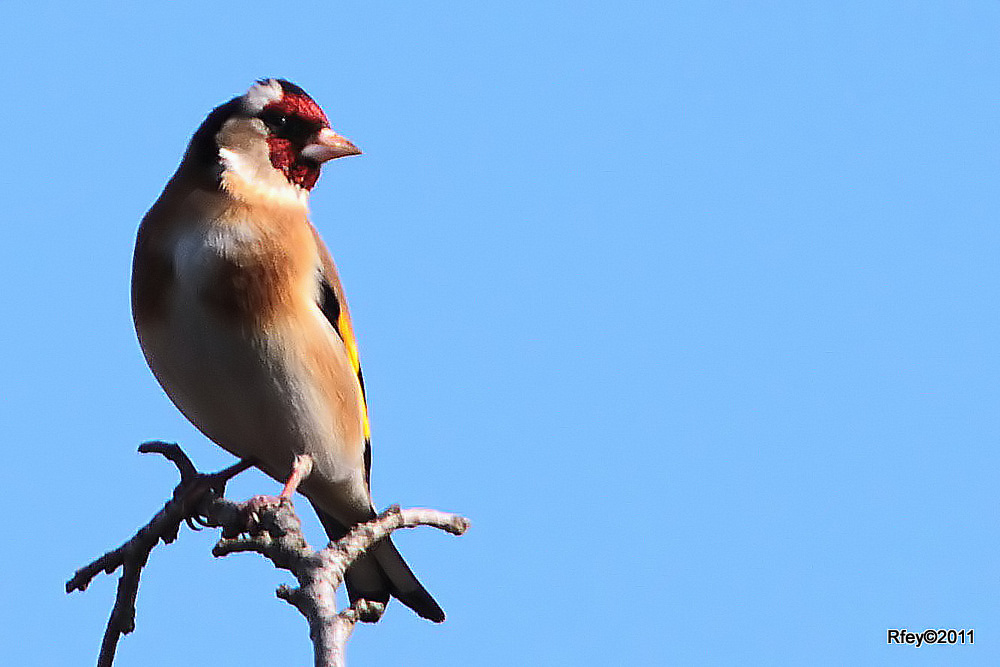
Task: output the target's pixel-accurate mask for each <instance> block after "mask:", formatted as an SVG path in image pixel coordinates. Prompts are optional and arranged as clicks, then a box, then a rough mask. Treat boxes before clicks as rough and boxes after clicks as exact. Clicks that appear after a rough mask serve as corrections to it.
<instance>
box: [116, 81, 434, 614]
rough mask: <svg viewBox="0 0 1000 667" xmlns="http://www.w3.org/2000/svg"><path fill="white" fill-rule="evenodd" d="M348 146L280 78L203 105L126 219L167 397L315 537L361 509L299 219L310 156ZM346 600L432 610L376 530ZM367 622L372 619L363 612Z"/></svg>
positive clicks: (367, 514)
mask: <svg viewBox="0 0 1000 667" xmlns="http://www.w3.org/2000/svg"><path fill="white" fill-rule="evenodd" d="M360 153H361V151H360V150H359V149H358V148H357V147H356V146H355V145H354V144H353V143H351V142H350V141H348V140H347V139H346V138H344V137H343V136H341V135H340V134H338V133H336V132H335V131H334V130H333V129H332V128H331V126H330V122H329V120H328V118H327V116H326V114H325V113H324V112H323V110H322V109H321V108H320V106H319V105H318V104H317V103H316V102H315V101H314V100H313V98H312V97H310V96H309V95H308V94H307V93H306V92H305V91H304V90H303V89H302V88H300V87H299V86H297V85H295V84H293V83H291V82H289V81H287V80H284V79H260V80H258V81H256V82H255V83H254V84H253V85H251V86H250V88H249V89H248V90H247V92H246V93H244V94H243V95H240V96H238V97H234V98H233V99H231V100H229V101H228V102H226V103H224V104H222V105H220V106H218V107H216V108H215V109H214V110H213V111H212V112H211V113H209V114H208V116H207V118H206V119H205V120H204V122H203V123H202V124H201V126H200V127H199V128H198V129H197V131H196V132H195V133H194V135H193V136H192V138H191V141H190V143H189V144H188V147H187V150H186V152H185V153H184V156H183V159H182V160H181V163H180V166H179V167H178V168H177V171H176V172H175V173H174V175H173V177H172V178H171V179H170V180H169V181H168V183H167V185H166V187H165V188H164V189H163V193H162V194H161V195H160V197H159V198H158V199H157V200H156V202H155V203H154V204H153V205H152V207H151V208H150V209H149V211H148V212H147V213H146V215H145V217H144V218H143V219H142V222H141V223H140V225H139V231H138V235H137V238H136V245H135V253H134V256H133V263H132V299H131V300H132V315H133V321H134V324H135V329H136V333H137V335H138V338H139V344H140V347H141V348H142V352H143V355H144V356H145V358H146V361H147V363H148V365H149V367H150V369H151V370H152V372H153V375H154V376H155V377H156V379H157V381H158V382H159V384H160V385H161V386H162V388H163V389H164V391H165V392H166V394H167V396H168V397H169V398H170V399H171V401H172V402H173V403H174V404H175V405H176V407H177V408H178V409H179V410H180V412H181V413H183V414H184V416H185V417H187V418H188V420H190V421H191V422H192V423H193V424H194V425H195V426H196V427H197V428H198V429H199V430H200V431H201V432H202V433H203V434H205V435H206V436H207V437H208V438H209V439H210V440H212V441H213V442H215V443H216V444H218V445H220V446H221V447H222V448H223V449H225V450H227V451H229V452H230V453H232V454H234V455H235V456H238V457H240V458H241V459H244V460H251V461H253V462H254V465H256V466H257V467H258V468H260V469H261V470H262V471H263V472H264V473H266V474H267V475H269V476H271V477H272V478H274V479H276V480H279V481H283V480H285V479H287V478H288V477H289V475H290V474H291V471H292V467H293V462H294V461H295V458H296V457H297V456H300V455H308V456H309V457H311V459H312V471H311V473H310V474H309V475H308V477H307V478H306V479H305V480H304V481H303V482H302V484H301V486H300V487H299V491H300V492H301V493H302V494H303V495H305V496H306V498H307V499H308V500H309V502H310V503H311V505H312V506H313V508H314V509H315V510H316V513H317V515H318V516H319V519H320V522H321V523H322V524H323V527H324V528H325V530H326V532H327V535H328V536H329V538H330V539H331V540H337V539H339V538H341V537H343V536H344V535H345V534H346V533H347V532H348V531H349V530H350V529H351V528H352V527H353V526H355V525H357V524H359V523H362V522H365V521H369V520H371V519H373V518H375V516H376V511H375V507H374V503H373V501H372V495H371V462H372V455H371V431H370V425H369V421H368V407H367V397H366V395H365V385H364V377H363V375H362V373H361V364H360V361H359V357H358V345H357V341H356V339H355V335H354V331H353V328H352V325H351V317H350V311H349V310H348V307H347V301H346V299H345V296H344V289H343V286H342V285H341V281H340V278H339V276H338V273H337V268H336V265H335V264H334V261H333V259H332V257H331V255H330V252H329V250H327V247H326V245H325V244H324V243H323V240H322V239H321V238H320V236H319V233H318V232H317V231H316V228H315V226H314V225H313V224H312V222H311V220H310V214H309V208H308V199H309V193H310V191H311V190H312V188H313V186H314V185H315V184H316V180H317V179H318V178H319V175H320V169H321V166H322V165H323V163H325V162H327V161H328V160H333V159H336V158H341V157H347V156H351V155H359V154H360ZM346 584H347V591H348V595H349V598H350V600H351V602H352V604H354V603H355V602H357V601H359V600H367V601H370V602H376V603H382V606H381V607H378V606H376V607H375V609H377V610H378V611H377V612H376V615H380V614H381V612H382V610H384V608H385V604H386V603H387V602H388V600H389V597H390V596H392V597H395V598H397V599H399V600H400V601H401V602H402V603H403V604H405V605H406V606H408V607H410V608H411V609H412V610H413V611H415V612H416V613H417V614H418V615H420V616H422V617H423V618H426V619H429V620H431V621H434V622H441V621H443V620H444V617H445V616H444V612H443V611H442V609H441V607H440V606H439V605H438V603H437V602H436V601H435V600H434V598H433V597H432V596H431V595H430V593H428V592H427V590H426V589H425V588H424V587H423V585H422V584H421V583H420V582H419V581H418V580H417V578H416V577H415V576H414V574H413V572H412V570H411V569H410V567H409V566H408V565H407V564H406V561H404V560H403V557H402V556H401V555H400V553H399V551H398V550H397V549H396V547H395V545H394V544H393V543H392V541H391V539H389V538H386V539H384V540H382V541H381V542H379V543H378V544H377V545H376V546H375V547H374V549H373V550H371V551H369V552H368V553H367V554H365V555H364V556H362V558H361V559H360V560H358V561H356V562H355V564H354V565H352V566H351V568H350V569H349V570H348V572H347V575H346ZM376 620H377V617H376Z"/></svg>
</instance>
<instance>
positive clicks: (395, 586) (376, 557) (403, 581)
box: [313, 505, 444, 623]
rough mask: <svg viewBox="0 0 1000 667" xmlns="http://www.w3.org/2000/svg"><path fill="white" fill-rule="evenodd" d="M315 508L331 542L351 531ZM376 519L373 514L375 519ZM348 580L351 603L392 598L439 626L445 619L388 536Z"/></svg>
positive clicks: (356, 565)
mask: <svg viewBox="0 0 1000 667" xmlns="http://www.w3.org/2000/svg"><path fill="white" fill-rule="evenodd" d="M313 508H314V509H315V510H316V514H318V515H319V520H320V522H321V523H322V524H323V527H324V528H325V529H326V534H327V535H328V536H329V537H330V539H331V540H334V541H336V540H339V539H340V538H342V537H343V536H344V535H346V534H347V530H348V529H347V528H346V527H345V526H343V525H342V524H341V523H340V522H339V521H337V520H336V519H334V518H333V517H332V516H330V515H329V514H327V513H326V512H323V511H322V510H320V509H319V508H318V507H316V506H315V505H313ZM374 516H375V515H374V513H373V514H372V518H374ZM346 579H347V595H348V597H349V598H350V599H351V602H352V603H353V602H354V601H355V600H359V599H364V600H371V601H373V602H382V603H387V602H388V601H389V596H390V595H391V596H392V597H394V598H397V599H398V600H399V601H400V602H402V603H403V604H405V605H406V606H407V607H409V608H410V609H412V610H413V611H415V612H417V614H419V615H420V616H422V617H424V618H426V619H428V620H430V621H434V622H435V623H440V622H441V621H443V620H444V611H442V610H441V607H440V606H438V603H437V602H435V601H434V598H432V597H431V594H430V593H428V592H427V590H426V589H425V588H424V587H423V585H421V583H420V582H419V581H417V577H416V576H415V575H414V574H413V571H412V570H411V569H410V566H409V565H407V564H406V561H405V560H403V557H402V556H401V555H400V554H399V551H397V550H396V545H395V544H393V543H392V540H391V539H389V538H388V537H387V538H385V539H384V540H382V541H381V542H379V543H378V544H377V545H376V546H375V548H374V549H372V550H370V551H369V552H368V553H367V554H365V555H364V556H362V557H361V558H359V559H358V560H356V561H355V562H354V565H352V566H351V567H350V569H349V570H347V577H346Z"/></svg>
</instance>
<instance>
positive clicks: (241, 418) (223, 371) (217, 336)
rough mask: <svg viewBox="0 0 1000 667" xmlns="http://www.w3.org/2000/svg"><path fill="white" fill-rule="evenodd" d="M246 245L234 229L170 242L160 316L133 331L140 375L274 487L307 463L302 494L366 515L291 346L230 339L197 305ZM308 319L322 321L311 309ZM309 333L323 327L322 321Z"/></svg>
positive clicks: (258, 337) (347, 463)
mask: <svg viewBox="0 0 1000 667" xmlns="http://www.w3.org/2000/svg"><path fill="white" fill-rule="evenodd" d="M254 241H255V239H254V235H253V232H252V230H251V229H250V228H249V227H244V226H240V225H226V226H225V227H222V226H221V225H220V226H211V227H207V228H206V226H200V227H195V229H194V230H192V231H188V232H186V233H185V234H183V235H182V236H180V237H178V238H177V239H176V241H175V243H174V252H173V260H174V267H175V279H176V284H175V289H174V290H172V292H171V297H170V301H169V306H168V308H169V316H168V317H166V318H164V319H163V320H162V321H160V322H159V323H153V324H148V325H145V326H144V327H143V328H142V330H141V331H140V339H141V341H142V345H143V349H144V351H145V352H146V356H147V359H148V361H149V364H150V367H151V368H152V369H153V372H154V373H155V374H156V376H157V378H158V379H159V380H160V383H161V384H162V385H163V387H164V389H165V390H166V391H167V393H168V395H169V396H170V398H171V399H172V400H173V401H174V403H175V404H176V405H177V407H178V408H179V409H180V410H181V411H182V412H183V413H184V414H185V416H187V417H188V419H190V420H191V421H192V423H194V424H195V426H197V427H198V428H199V429H200V430H201V431H202V432H204V433H205V434H206V435H207V436H208V437H209V438H211V439H212V440H214V441H215V442H216V443H218V444H219V445H221V446H222V447H224V448H225V449H227V450H228V451H230V452H231V453H233V454H235V455H236V456H239V457H241V458H254V459H256V460H257V461H260V462H261V464H262V467H264V468H265V470H266V472H268V473H269V474H271V475H272V476H274V477H275V478H277V479H283V478H284V477H285V476H287V474H288V472H289V470H290V467H291V462H292V460H293V458H294V456H295V455H296V454H301V453H309V454H311V455H312V456H313V459H314V469H313V473H312V477H311V479H310V481H311V484H310V486H312V487H315V488H321V489H323V490H324V493H327V492H328V493H329V494H331V495H332V496H337V497H339V498H340V500H336V502H337V503H339V504H340V505H342V506H343V505H345V504H346V505H360V504H364V505H365V507H364V508H363V509H364V511H367V503H368V500H367V489H366V488H365V485H364V482H363V464H361V463H360V461H356V460H344V459H343V457H344V456H345V454H344V452H351V451H356V450H357V448H356V447H345V446H343V445H344V443H343V442H341V441H340V439H342V438H343V434H342V431H343V429H342V428H339V426H338V424H337V422H336V416H335V415H334V414H332V412H331V408H330V406H328V405H325V404H324V401H323V400H322V397H321V396H320V393H319V392H318V390H317V389H316V388H315V387H313V386H311V384H310V382H311V381H310V376H309V374H308V373H307V372H306V370H307V369H306V368H305V367H304V365H303V359H302V358H301V357H300V356H298V350H296V349H295V347H294V343H293V342H291V341H294V340H295V336H294V335H290V334H289V333H288V332H282V330H281V327H280V326H278V327H275V328H273V329H271V330H269V331H266V332H248V331H240V330H239V329H238V328H237V327H234V326H233V325H232V324H231V323H228V322H224V321H222V320H221V319H219V317H218V316H217V315H216V314H215V313H213V312H212V311H211V310H209V309H207V308H206V307H205V305H204V303H203V301H202V300H201V298H200V295H201V294H203V293H204V290H205V288H206V287H207V285H208V281H211V280H212V278H213V276H214V275H217V270H218V268H219V266H220V265H221V264H222V263H224V262H228V261H231V259H232V258H233V257H234V256H235V255H237V254H238V251H239V248H240V246H241V245H245V244H248V243H254ZM316 316H317V318H319V320H322V314H321V313H319V310H318V308H317V309H316ZM316 326H323V327H328V325H326V323H325V320H322V321H317V323H316ZM293 333H294V332H293ZM330 335H331V336H335V334H333V333H332V329H331V333H330ZM311 495H312V494H311ZM361 496H364V497H361ZM316 500H317V501H318V502H320V504H321V505H327V504H328V503H327V502H323V501H322V500H321V499H316ZM329 502H330V504H333V503H334V500H330V501H329ZM328 511H332V508H331V509H328ZM359 511H360V510H359ZM332 513H333V514H334V515H341V514H342V513H343V510H341V511H332Z"/></svg>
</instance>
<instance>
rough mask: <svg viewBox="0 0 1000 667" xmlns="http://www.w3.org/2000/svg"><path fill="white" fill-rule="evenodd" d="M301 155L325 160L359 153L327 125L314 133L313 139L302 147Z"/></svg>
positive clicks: (320, 160)
mask: <svg viewBox="0 0 1000 667" xmlns="http://www.w3.org/2000/svg"><path fill="white" fill-rule="evenodd" d="M301 155H302V157H304V158H307V159H309V160H314V161H316V162H320V163H322V162H326V161H327V160H333V159H334V158H338V157H346V156H348V155H361V151H360V150H358V147H357V146H355V145H354V144H352V143H351V142H350V141H348V140H347V139H345V138H344V137H342V136H340V135H339V134H337V133H336V132H334V131H333V130H331V129H330V128H328V127H324V128H323V129H322V130H320V131H319V132H317V133H316V136H315V137H313V140H312V141H311V142H310V143H308V144H306V146H305V148H303V149H302V153H301Z"/></svg>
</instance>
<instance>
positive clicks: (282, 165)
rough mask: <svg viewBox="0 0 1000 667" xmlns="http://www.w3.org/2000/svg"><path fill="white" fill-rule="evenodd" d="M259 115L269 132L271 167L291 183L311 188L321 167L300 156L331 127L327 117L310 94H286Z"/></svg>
mask: <svg viewBox="0 0 1000 667" xmlns="http://www.w3.org/2000/svg"><path fill="white" fill-rule="evenodd" d="M260 116H261V118H262V119H263V120H264V122H265V123H266V124H267V125H268V127H269V129H270V136H268V139H267V143H268V146H269V147H270V151H271V164H272V165H273V166H274V168H275V169H280V170H281V171H282V172H283V173H284V174H285V177H286V178H287V179H288V180H289V181H291V182H292V183H295V184H296V185H298V186H299V187H302V188H305V189H306V190H309V189H311V188H312V187H313V186H314V185H315V184H316V179H318V178H319V170H320V166H319V164H317V163H315V162H312V161H310V160H303V159H302V155H301V153H302V149H303V148H304V147H305V146H306V144H307V143H308V142H309V140H310V139H311V138H312V137H313V136H314V135H315V134H316V133H317V132H318V131H319V130H320V129H322V128H324V127H329V126H330V122H329V121H328V120H327V118H326V114H325V113H323V110H322V109H320V107H319V105H318V104H316V102H314V101H313V99H312V98H311V97H309V96H308V95H305V94H298V93H290V92H287V91H286V92H285V94H284V95H283V96H282V98H281V99H280V100H278V101H277V102H272V103H271V104H268V105H267V106H266V107H264V109H263V110H262V111H261V114H260Z"/></svg>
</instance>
